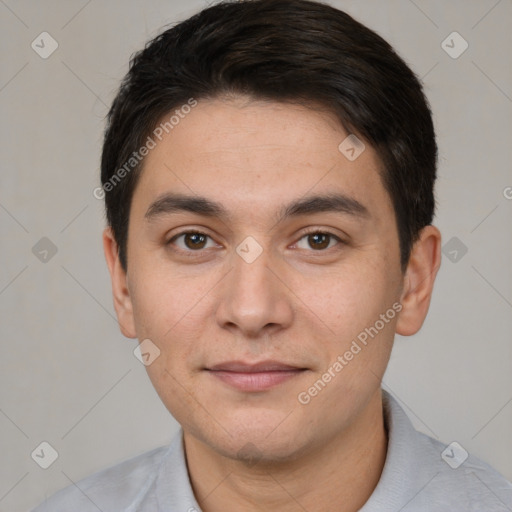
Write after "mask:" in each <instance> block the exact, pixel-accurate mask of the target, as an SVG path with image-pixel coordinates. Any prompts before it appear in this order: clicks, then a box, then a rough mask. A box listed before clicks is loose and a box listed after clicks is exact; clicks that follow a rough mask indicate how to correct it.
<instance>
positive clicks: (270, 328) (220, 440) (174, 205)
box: [111, 98, 404, 460]
mask: <svg viewBox="0 0 512 512" xmlns="http://www.w3.org/2000/svg"><path fill="white" fill-rule="evenodd" d="M347 136H348V133H346V132H345V131H344V130H343V129H342V128H341V126H340V125H339V124H338V123H337V122H336V120H335V119H334V118H332V117H331V116H329V115H328V114H326V113H320V112H319V111H314V110H311V109H306V108H304V107H299V106H291V105H285V104H278V103H264V102H256V101H249V100H247V99H242V98H238V99H236V100H233V99H232V100H229V101H228V100H220V99H218V100H211V101H200V102H199V103H198V104H197V106H196V107H194V108H193V109H192V110H191V112H190V113H189V114H187V115H186V116H184V118H183V119H180V122H179V124H177V125H176V126H175V127H174V128H173V130H172V131H170V133H169V134H168V135H166V136H165V137H163V138H162V140H161V141H160V142H158V143H157V145H156V147H154V149H152V150H151V151H150V153H149V154H148V155H147V157H146V160H145V164H144V168H143V171H142V174H141V177H140V181H139V183H138V185H137V187H136V190H135V192H134V196H133V202H132V206H131V213H130V224H129V234H128V251H127V255H128V270H127V273H126V275H125V274H124V273H123V272H122V271H120V269H119V262H118V261H117V264H116V268H117V271H115V270H114V274H115V276H117V277H115V276H114V277H113V279H114V281H115V283H114V286H115V288H116V289H117V291H115V293H116V295H117V300H116V309H117V312H118V317H119V320H120V324H121V327H122V330H123V333H124V334H125V335H127V336H129V337H138V338H139V340H141V341H142V340H146V339H149V340H151V343H152V344H154V345H155V346H156V347H158V350H159V351H160V355H159V357H157V358H156V359H155V360H154V361H153V362H152V363H151V364H150V365H149V366H147V371H148V374H149V377H150V379H151V381H152V383H153V385H154V387H155V389H156V390H157V392H158V394H159V396H160V397H161V399H162V401H163V403H164V404H165V405H166V407H167V408H168V410H169V411H170V412H171V413H172V415H173V416H174V417H175V418H176V419H177V421H178V422H179V423H180V424H181V425H182V426H183V428H184V430H185V432H186V433H187V434H188V435H192V436H194V437H195V438H196V439H198V440H200V441H202V442H203V443H205V444H206V445H208V446H209V447H211V448H212V449H214V450H215V451H217V452H218V453H221V454H223V455H227V456H229V457H237V454H238V455H240V453H242V452H243V450H244V449H249V448H247V447H248V446H252V447H253V449H254V450H257V452H258V456H260V457H264V458H268V459H275V460H278V459H282V458H289V457H293V456H294V455H297V454H299V453H301V452H306V451H307V450H309V449H313V448H314V447H317V446H318V445H319V444H321V443H328V442H329V440H331V439H332V438H333V437H334V436H336V435H338V434H339V433H340V432H341V431H343V429H344V428H346V427H348V425H350V424H351V422H352V421H353V420H354V418H356V417H357V416H358V415H359V414H360V413H361V411H362V410H363V408H364V407H365V405H367V404H368V403H369V401H370V399H371V397H372V396H374V395H375V393H376V391H377V390H378V389H379V387H380V380H381V377H382V375H383V373H384V371H385V368H386V365H387V362H388V359H389V355H390V351H391V347H392V342H393V338H394V334H395V330H396V327H397V322H398V321H399V317H400V315H401V314H402V313H399V312H398V311H399V309H401V307H402V306H400V304H399V302H400V301H401V299H402V298H403V285H404V276H403V275H402V273H401V270H400V253H399V240H398V234H397V228H396V219H395V214H394V210H393V207H392V204H391V200H390V198H389V196H388V194H387V192H386V191H385V189H384V186H383V184H382V181H381V179H380V175H379V160H378V157H377V155H376V153H375V152H374V150H373V149H372V148H371V147H370V145H369V144H366V147H365V149H364V151H363V152H362V153H361V154H360V155H359V156H358V157H357V158H356V159H355V160H354V159H353V158H351V159H349V158H347V157H346V154H348V155H349V156H353V155H352V154H351V152H350V150H349V152H348V153H345V154H344V153H343V152H342V151H340V150H339V149H338V147H339V146H340V144H341V143H342V142H343V141H344V139H345V138H346V137H347ZM343 147H345V146H343ZM178 196H180V197H178ZM113 265H114V264H113V263H112V265H111V271H112V269H113ZM365 329H366V331H365ZM363 333H366V339H365V336H364V334H363ZM370 333H371V334H370ZM364 339H365V342H363V340H364ZM146 343H148V342H146ZM151 346H153V345H151ZM357 347H358V348H357ZM336 363H338V364H336ZM248 443H250V444H248ZM244 447H245V448H244ZM241 450H242V452H241Z"/></svg>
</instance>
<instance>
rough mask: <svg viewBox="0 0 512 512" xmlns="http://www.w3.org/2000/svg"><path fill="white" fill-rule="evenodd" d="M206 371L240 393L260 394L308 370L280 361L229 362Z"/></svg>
mask: <svg viewBox="0 0 512 512" xmlns="http://www.w3.org/2000/svg"><path fill="white" fill-rule="evenodd" d="M205 370H206V371H208V373H210V375H212V376H213V377H215V378H217V379H219V380H221V381H222V382H224V383H225V384H228V385H229V386H231V387H234V388H236V389H238V390H239V391H245V392H258V391H266V390H268V389H271V388H273V387H275V386H278V385H279V384H283V383H284V382H286V381H288V380H290V379H293V378H294V377H297V376H298V375H300V374H302V373H303V372H304V371H306V370H307V368H302V367H297V366H292V365H289V364H285V363H281V362H279V361H261V362H259V363H245V362H243V361H228V362H224V363H220V364H216V365H214V366H212V367H210V368H206V369H205Z"/></svg>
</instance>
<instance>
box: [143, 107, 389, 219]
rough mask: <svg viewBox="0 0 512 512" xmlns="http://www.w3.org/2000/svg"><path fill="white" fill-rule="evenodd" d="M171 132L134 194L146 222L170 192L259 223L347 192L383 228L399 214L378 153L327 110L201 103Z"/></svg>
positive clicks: (146, 165)
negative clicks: (262, 217) (297, 203)
mask: <svg viewBox="0 0 512 512" xmlns="http://www.w3.org/2000/svg"><path fill="white" fill-rule="evenodd" d="M168 117H170V116H165V117H164V118H163V121H164V122H165V120H166V119H167V118H168ZM168 131H169V133H164V134H163V136H162V138H161V139H162V140H161V141H158V140H156V145H155V147H154V149H152V150H151V151H150V152H149V154H148V155H147V156H146V159H145V161H144V166H143V170H142V175H141V177H140V180H139V183H138V186H137V189H136V191H135V194H134V204H133V206H134V208H135V209H136V208H138V207H140V211H139V212H138V213H139V214H142V215H143V216H144V215H145V213H146V211H147V209H148V208H150V207H151V204H152V203H154V202H155V200H157V199H158V198H159V197H162V195H163V194H165V193H170V192H174V193H181V194H187V195H195V196H201V197H209V198H211V199H212V200H214V201H216V202H218V203H222V204H224V205H225V207H226V209H227V210H231V209H234V210H236V211H237V213H238V212H241V211H242V210H246V211H250V212H252V214H253V216H254V214H255V213H256V212H261V213H263V212H268V213H274V214H275V212H276V211H277V210H280V211H282V205H283V203H291V202H292V201H293V200H296V199H297V198H298V197H301V196H306V195H319V194H323V195H325V194H333V193H342V194H344V195H345V196H347V197H351V198H353V199H354V200H355V201H358V202H359V203H361V204H363V205H365V206H366V207H367V208H368V210H369V212H370V213H372V216H374V215H375V218H376V220H377V221H378V220H379V218H381V217H382V215H389V214H391V215H393V210H392V205H391V202H390V198H389V196H388V194H387V192H386V191H385V189H384V187H383V184H382V181H381V178H380V161H379V158H378V156H377V154H376V152H375V151H374V150H373V148H372V147H371V146H369V145H368V144H366V145H365V147H364V150H362V147H361V146H357V145H355V146H354V142H357V141H353V138H352V136H351V137H350V138H349V139H347V137H348V136H349V134H348V133H347V132H346V131H345V130H344V129H343V127H342V126H341V124H340V123H339V122H338V120H337V119H335V118H334V116H333V115H331V114H328V113H326V112H325V111H319V110H314V109H312V108H307V107H304V106H298V105H290V104H283V103H273V102H262V101H248V100H247V99H241V98H240V99H234V100H220V99H217V100H209V101H200V102H198V104H197V106H196V107H194V108H193V109H191V111H190V112H189V113H188V114H186V115H182V116H181V117H180V119H179V122H178V123H177V124H175V125H173V126H172V129H170V128H169V127H168ZM347 148H348V149H349V152H348V153H347V152H346V150H347ZM351 148H353V149H354V151H352V152H350V149H351ZM361 150H362V151H361ZM359 153H360V154H359ZM354 154H355V155H356V156H357V158H355V159H354V158H353V156H354ZM349 157H350V158H349ZM143 208H146V210H145V211H143V210H142V209H143Z"/></svg>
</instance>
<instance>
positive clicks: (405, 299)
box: [396, 225, 441, 336]
mask: <svg viewBox="0 0 512 512" xmlns="http://www.w3.org/2000/svg"><path fill="white" fill-rule="evenodd" d="M440 266H441V233H440V231H439V230H438V229H437V228H436V227H435V226H431V225H429V226H425V227H424V228H423V229H422V230H421V232H420V237H419V239H418V240H417V241H416V243H415V244H414V245H413V248H412V250H411V256H410V258H409V263H408V264H407V269H406V272H405V277H404V286H403V289H402V295H401V298H400V303H401V304H402V310H401V311H400V315H399V316H398V320H397V324H396V332H397V333H398V334H401V335H402V336H411V335H412V334H415V333H416V332H418V331H419V330H420V328H421V326H422V325H423V322H424V320H425V318H426V316H427V312H428V308H429V306H430V298H431V297H432V291H433V288H434V281H435V278H436V275H437V271H438V270H439V267H440Z"/></svg>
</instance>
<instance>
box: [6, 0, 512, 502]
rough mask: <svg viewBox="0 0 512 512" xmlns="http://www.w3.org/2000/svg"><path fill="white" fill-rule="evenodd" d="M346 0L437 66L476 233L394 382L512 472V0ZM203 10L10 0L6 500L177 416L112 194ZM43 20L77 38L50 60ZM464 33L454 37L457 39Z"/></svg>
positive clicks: (402, 346) (456, 436)
mask: <svg viewBox="0 0 512 512" xmlns="http://www.w3.org/2000/svg"><path fill="white" fill-rule="evenodd" d="M331 3H332V4H333V5H335V6H337V7H339V8H341V9H344V10H346V11H347V12H348V13H350V14H352V15H353V16H354V17H356V18H357V19H359V20H360V21H362V22H363V23H366V24H367V25H368V26H370V27H371V28H373V29H374V30H376V31H377V32H379V33H380V34H381V35H382V36H384V37H385V38H386V39H387V40H388V41H389V42H390V43H391V44H393V45H394V46H395V47H396V49H397V50H398V52H399V53H400V54H401V55H402V56H403V57H404V58H405V60H406V61H407V62H408V63H409V64H410V65H411V66H412V68H413V69H414V70H415V72H416V73H417V74H418V75H419V76H420V77H422V78H423V80H424V83H425V87H426V92H427V95H428V97H429V99H430V102H431V104H432V108H433V110H434V115H435V123H436V128H437V133H438V137H439V146H440V166H439V180H438V185H437V198H438V212H437V217H436V221H435V224H436V225H437V226H438V227H439V228H440V229H441V232H442V234H443V245H444V244H446V243H448V242H449V240H450V239H452V237H456V240H452V241H451V242H449V243H450V244H452V245H449V246H448V248H446V247H445V251H444V252H445V253H446V254H445V255H443V264H442V267H441V270H440V272H439V274H438V278H437V282H436V286H435V289H434V295H433V299H432V304H431V309H430V314H429V317H428V319H427V320H426V322H425V324H424V326H423V328H422V330H421V331H420V332H419V333H418V334H417V335H416V336H414V337H412V338H402V337H400V336H397V340H396V345H395V349H394V352H393V355H392V360H391V364H390V367H389V369H388V371H387V373H386V376H385V379H384V382H385V387H386V388H387V389H388V390H390V391H391V392H392V393H393V394H394V395H395V396H396V397H397V398H398V399H399V400H400V401H401V403H402V404H403V405H404V407H405V409H406V411H407V412H408V413H409V415H410V417H411V419H412V421H413V422H414V424H415V425H416V427H417V428H418V429H420V430H422V431H424V432H426V433H428V434H429V435H431V436H433V437H436V438H439V439H441V440H442V441H444V442H446V443H450V442H451V441H454V440H456V441H458V442H459V443H460V444H461V445H462V446H463V447H464V448H465V449H466V450H468V451H470V452H473V453H474V454H475V455H478V456H480V457H482V458H484V459H485V460H487V461H488V462H489V463H490V464H491V465H493V466H494V467H496V469H498V470H499V471H500V472H502V473H503V474H504V475H505V476H506V477H507V478H508V479H512V439H511V436H510V432H511V431H512V428H511V427H512V372H511V363H512V344H511V343H510V341H511V339H510V338H511V336H510V332H511V327H512V315H511V308H512V303H511V301H512V275H511V274H512V265H511V264H510V263H511V259H510V256H511V254H512V237H511V236H510V235H511V225H512V215H511V214H512V200H510V199H507V197H506V196H508V197H509V198H510V197H512V188H507V187H512V175H511V172H510V163H511V161H512V158H511V156H512V155H511V147H512V145H511V144H510V141H512V127H511V113H512V80H511V78H512V59H510V49H511V48H512V31H511V30H510V27H511V21H512V3H511V2H510V0H501V1H496V0H480V1H476V0H473V1H467V0H458V1H455V0H450V1H446V0H436V1H434V0H432V1H427V0H415V1H414V2H413V1H411V0H393V1H387V2H383V1H378V0H365V1H342V0H339V1H332V2H331ZM203 6H205V3H204V1H199V0H194V1H192V0H187V1H169V0H167V1H159V0H151V1H144V2H142V1H130V2H127V1H124V2H123V1H121V0H111V1H108V2H100V1H99V0H92V1H86V0H80V1H78V0H77V1H66V2H65V1H63V0H60V1H59V0H46V1H38V2H36V1H28V0H18V1H14V0H0V28H1V31H0V33H1V36H0V37H1V41H2V44H1V45H0V53H1V56H2V66H1V71H0V73H1V75H0V107H1V109H2V117H1V119H2V121H1V141H2V160H1V166H2V168H1V173H0V180H1V183H0V237H1V238H0V240H1V265H0V305H1V323H0V325H1V329H2V331H1V340H2V345H1V357H0V375H1V384H0V443H1V445H0V448H1V454H0V460H1V463H0V510H1V511H3V512H7V511H8V512H18V511H24V510H27V509H29V508H31V507H33V506H35V505H36V504H37V503H39V502H40V501H42V500H43V499H44V498H45V496H49V495H51V494H52V493H53V492H54V491H56V490H57V489H59V488H61V487H64V486H66V485H68V484H70V483H71V482H76V481H77V480H79V479H80V478H82V477H84V476H86V475H88V474H90V473H92V472H94V471H96V470H99V469H101V468H103V467H106V466H109V465H111V464H114V463H116V462H119V461H121V460H122V459H125V458H127V457H130V456H133V455H136V454H139V453H141V452H143V451H146V450H149V449H150V448H153V447H156V446H159V445H162V444H165V443H167V442H168V441H169V440H170V438H171V436H172V434H173V433H174V432H175V430H176V427H177V425H176V423H175V422H174V420H173V419H172V418H171V417H170V415H169V414H168V412H167V411H166V409H165V408H164V406H163V405H162V404H161V402H160V400H159V398H158V397H157V395H156V392H155V391H154V390H153V388H152V386H151V384H150V382H149V379H148V378H147V376H146V373H145V369H144V367H143V365H142V364H140V363H139V361H138V360H137V359H136V358H135V357H134V355H133V349H134V348H135V346H136V342H135V341H133V340H126V339H125V338H124V337H123V336H122V335H121V334H120V332H119V330H118V327H117V323H116V320H115V315H114V309H113V307H112V299H111V291H110V282H109V276H108V272H107V268H106V264H105V263H104V258H103V252H102V247H101V231H102V228H103V226H104V217H103V205H102V203H101V202H100V201H98V200H97V199H95V198H94V197H93V194H92V191H93V189H94V188H95V187H97V186H98V184H99V177H98V166H99V155H100V149H101V138H102V130H103V126H104V116H105V114H106V111H107V106H108V105H109V104H110V102H111V100H112V98H113V95H114V93H115V91H116V88H117V86H118V83H119V80H120V79H121V78H122V76H123V75H124V73H125V72H126V71H127V64H128V59H129V57H130V55H131V54H132V52H134V51H136V50H138V49H139V48H141V47H142V45H143V44H144V43H145V42H146V40H148V39H149V38H150V37H153V36H155V35H156V34H157V33H158V32H159V31H160V28H161V27H162V26H163V25H165V24H167V23H171V22H175V21H178V20H182V19H184V18H186V17H188V16H189V15H190V14H192V13H193V12H195V11H197V10H198V9H199V8H201V7H203ZM43 31H46V32H48V33H49V34H51V36H52V37H53V38H54V39H55V40H56V41H57V42H58V45H59V46H58V49H57V50H56V51H55V52H54V53H53V54H52V55H51V56H50V57H48V58H47V59H43V58H41V57H40V56H39V55H38V53H36V52H35V51H34V50H33V49H32V48H31V43H32V41H33V40H36V42H37V41H38V40H39V41H40V39H36V38H38V36H39V34H41V33H42V32H43ZM453 31H457V32H459V33H460V34H461V35H462V37H463V38H464V39H465V40H466V41H467V42H468V43H469V48H468V49H467V50H466V51H465V52H464V53H463V54H462V55H460V56H459V57H458V58H456V59H454V58H452V57H450V56H449V55H448V54H447V53H446V51H445V50H444V49H443V47H442V46H441V43H442V41H443V40H445V39H446V37H447V36H448V35H449V34H451V33H452V32H453ZM460 43H461V41H460V40H458V41H457V40H456V41H454V43H453V44H452V43H451V42H450V39H449V40H448V44H450V45H452V46H454V50H452V51H455V50H458V49H460V48H461V46H460ZM45 48H46V49H48V48H49V46H48V40H47V43H46V44H45ZM212 129H214V128H213V127H212ZM42 237H47V238H48V239H50V240H51V242H52V243H53V244H54V245H55V246H56V248H57V253H56V254H55V255H53V256H52V253H51V252H49V253H48V255H47V256H46V258H47V261H46V262H44V261H40V258H43V257H44V253H38V252H37V251H35V252H36V254H34V252H33V247H34V246H35V245H36V244H37V243H38V241H39V240H40V239H41V238H42ZM41 243H42V244H43V245H44V244H45V243H46V244H47V243H48V242H41ZM462 244H463V245H462ZM463 246H465V247H467V249H468V251H467V253H466V254H463V251H461V248H463ZM37 247H39V251H41V250H42V249H41V247H40V246H37ZM43 249H44V247H43ZM453 250H455V251H457V259H456V260H455V261H451V259H453V257H454V255H455V253H453V252H452V253H451V254H450V251H453ZM36 255H37V256H39V257H36ZM450 258H451V259H450ZM42 441H47V442H49V443H50V444H51V445H52V446H53V447H54V448H55V449H56V450H57V452H58V454H59V457H58V459H57V460H56V461H55V462H54V463H53V464H52V465H51V466H50V467H49V468H48V469H46V470H44V469H42V468H40V467H39V466H38V465H37V464H36V463H35V462H34V460H33V459H32V458H31V453H32V451H33V450H34V449H35V448H36V447H37V446H38V445H39V444H40V443H41V442H42Z"/></svg>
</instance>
